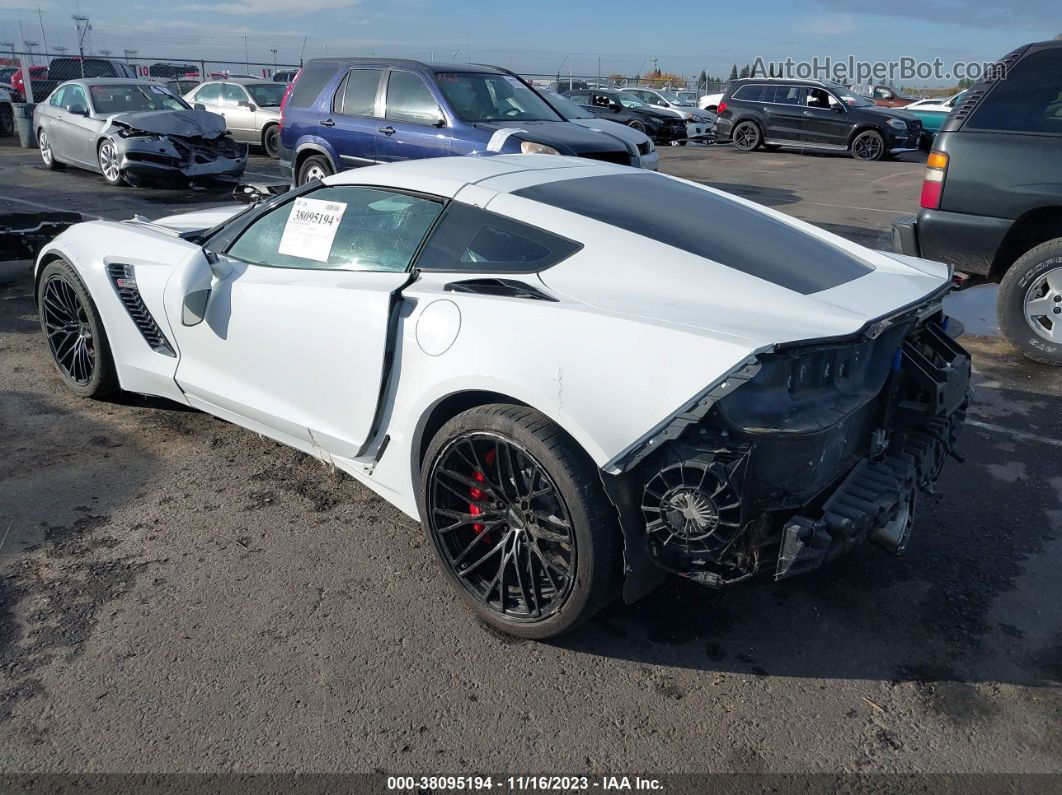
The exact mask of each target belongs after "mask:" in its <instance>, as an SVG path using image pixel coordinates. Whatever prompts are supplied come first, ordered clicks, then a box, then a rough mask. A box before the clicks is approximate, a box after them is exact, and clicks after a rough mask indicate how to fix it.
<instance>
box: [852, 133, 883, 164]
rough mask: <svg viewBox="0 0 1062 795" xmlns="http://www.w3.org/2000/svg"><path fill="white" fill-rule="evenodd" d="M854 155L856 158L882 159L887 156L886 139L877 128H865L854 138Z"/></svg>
mask: <svg viewBox="0 0 1062 795" xmlns="http://www.w3.org/2000/svg"><path fill="white" fill-rule="evenodd" d="M852 157H854V158H855V159H856V160H881V159H882V158H883V157H885V139H884V138H882V137H881V133H879V132H878V131H877V130H864V131H863V132H861V133H859V135H857V136H856V137H855V138H853V139H852Z"/></svg>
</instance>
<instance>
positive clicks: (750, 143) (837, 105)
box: [715, 77, 922, 160]
mask: <svg viewBox="0 0 1062 795" xmlns="http://www.w3.org/2000/svg"><path fill="white" fill-rule="evenodd" d="M717 112H718V114H719V115H718V118H717V119H716V123H715V137H716V140H718V141H721V142H725V141H732V142H733V144H734V148H735V149H737V150H739V151H742V152H752V151H754V150H756V149H760V148H761V147H762V148H764V149H776V148H778V147H780V146H794V147H798V148H800V149H816V150H833V151H837V152H851V153H852V157H854V158H856V159H857V160H881V159H882V158H885V157H888V156H889V155H891V154H896V153H898V152H909V151H911V150H913V149H917V148H918V145H919V143H920V141H921V138H922V122H921V121H919V119H918V117H917V116H913V115H911V114H910V113H905V112H903V111H902V110H893V109H891V108H881V107H878V106H877V105H875V104H874V103H873V102H871V101H870V100H869V99H867V98H866V97H861V96H859V95H858V94H854V93H852V92H851V91H849V90H848V89H847V88H845V87H844V86H842V85H838V84H837V83H830V82H826V81H820V80H786V79H781V78H769V77H764V78H751V79H748V80H734V81H732V82H731V83H729V84H728V85H727V89H726V92H725V93H724V94H723V98H722V100H720V102H719V108H718V111H717Z"/></svg>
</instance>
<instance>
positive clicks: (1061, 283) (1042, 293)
mask: <svg viewBox="0 0 1062 795" xmlns="http://www.w3.org/2000/svg"><path fill="white" fill-rule="evenodd" d="M1025 322H1026V323H1028V324H1029V327H1030V328H1031V329H1032V330H1033V331H1034V332H1036V334H1037V335H1038V336H1040V337H1042V338H1043V339H1045V340H1047V341H1048V342H1056V343H1062V267H1058V268H1053V269H1052V270H1049V271H1047V272H1046V273H1042V274H1040V275H1039V276H1038V277H1037V278H1036V280H1035V281H1034V282H1033V283H1032V284H1030V285H1029V289H1028V290H1026V292H1025Z"/></svg>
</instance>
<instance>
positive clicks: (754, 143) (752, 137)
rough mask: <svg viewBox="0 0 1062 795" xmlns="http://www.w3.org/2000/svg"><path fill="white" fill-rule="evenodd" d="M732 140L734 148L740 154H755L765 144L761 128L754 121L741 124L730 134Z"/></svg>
mask: <svg viewBox="0 0 1062 795" xmlns="http://www.w3.org/2000/svg"><path fill="white" fill-rule="evenodd" d="M730 139H731V140H732V141H733V142H734V148H735V149H737V150H738V151H739V152H753V151H755V150H757V149H759V148H760V144H762V143H763V135H762V134H761V133H760V128H759V127H758V126H757V125H756V123H755V122H752V121H743V122H739V123H738V125H737V126H736V127H734V131H733V132H732V133H731V134H730Z"/></svg>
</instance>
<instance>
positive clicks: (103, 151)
mask: <svg viewBox="0 0 1062 795" xmlns="http://www.w3.org/2000/svg"><path fill="white" fill-rule="evenodd" d="M96 157H97V160H98V161H99V165H100V173H101V174H103V178H104V179H105V180H107V183H108V184H110V185H121V184H122V182H124V179H123V178H122V169H121V166H120V165H119V163H120V162H121V161H120V160H119V157H118V147H117V146H115V143H114V141H112V140H111V139H110V138H105V139H103V140H102V141H101V142H100V146H99V148H98V149H97V150H96Z"/></svg>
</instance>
